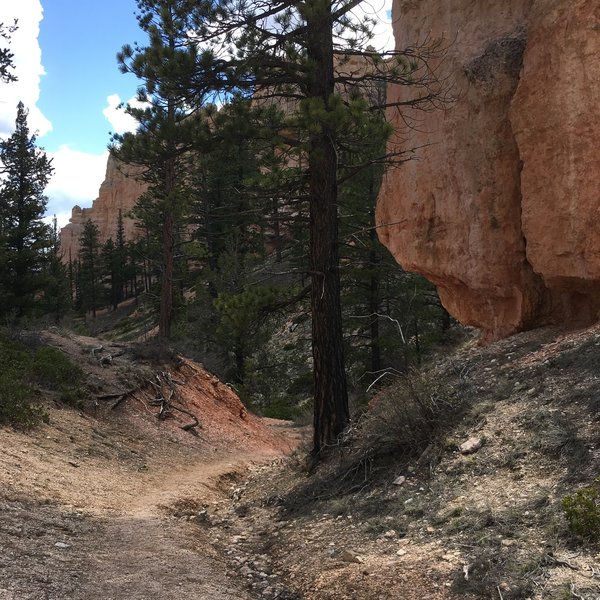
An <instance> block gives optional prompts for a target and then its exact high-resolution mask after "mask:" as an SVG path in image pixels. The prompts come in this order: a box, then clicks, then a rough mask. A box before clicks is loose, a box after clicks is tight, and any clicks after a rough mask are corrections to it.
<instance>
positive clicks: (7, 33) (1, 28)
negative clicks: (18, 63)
mask: <svg viewBox="0 0 600 600" xmlns="http://www.w3.org/2000/svg"><path fill="white" fill-rule="evenodd" d="M16 30H17V21H16V20H15V22H14V23H13V24H12V25H6V24H5V23H0V39H3V40H4V44H5V45H3V47H2V48H0V82H2V83H10V82H12V81H17V77H16V76H15V74H14V73H13V72H12V71H13V70H14V68H15V63H14V60H13V59H14V54H13V53H12V52H11V50H10V48H9V47H8V45H9V44H10V37H11V33H14V32H15V31H16Z"/></svg>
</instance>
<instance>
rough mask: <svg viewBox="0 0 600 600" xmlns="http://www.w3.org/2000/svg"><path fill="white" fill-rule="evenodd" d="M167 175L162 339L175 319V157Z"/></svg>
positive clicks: (163, 248)
mask: <svg viewBox="0 0 600 600" xmlns="http://www.w3.org/2000/svg"><path fill="white" fill-rule="evenodd" d="M165 167H166V176H165V192H166V194H165V195H166V200H165V210H164V222H163V230H162V251H163V264H162V273H161V288H160V318H159V322H158V337H159V339H160V340H161V341H165V340H168V339H169V338H170V337H171V321H172V319H173V273H174V261H175V217H174V214H173V212H174V198H173V194H174V189H175V159H173V158H171V159H167V161H166V165H165Z"/></svg>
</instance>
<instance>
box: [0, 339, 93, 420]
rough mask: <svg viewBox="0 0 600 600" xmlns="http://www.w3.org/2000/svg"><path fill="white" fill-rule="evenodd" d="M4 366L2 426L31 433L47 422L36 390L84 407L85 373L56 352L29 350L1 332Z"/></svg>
mask: <svg viewBox="0 0 600 600" xmlns="http://www.w3.org/2000/svg"><path fill="white" fill-rule="evenodd" d="M0 365H1V368H2V385H1V386H0V425H10V426H12V427H16V428H25V429H28V428H31V427H33V426H34V425H36V424H37V423H39V422H40V421H41V420H43V419H44V418H45V413H44V411H43V409H42V407H41V406H39V405H36V403H35V396H36V389H35V386H41V387H42V388H45V389H49V390H51V391H53V392H56V393H57V395H58V399H59V400H60V401H61V402H64V403H66V404H70V405H72V406H76V407H77V408H81V407H82V406H83V400H84V398H85V396H86V393H85V391H84V389H83V386H82V383H83V378H84V377H83V371H82V370H81V369H80V368H79V367H78V366H77V365H75V364H73V363H72V362H71V361H70V360H69V358H68V356H67V355H66V354H64V353H63V352H61V351H60V350H57V349H56V348H50V347H48V346H40V347H34V348H29V347H27V346H26V345H25V344H23V343H21V342H20V341H16V340H14V339H10V338H9V337H8V336H7V335H6V333H4V332H2V331H0Z"/></svg>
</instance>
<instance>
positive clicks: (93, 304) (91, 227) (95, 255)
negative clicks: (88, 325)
mask: <svg viewBox="0 0 600 600" xmlns="http://www.w3.org/2000/svg"><path fill="white" fill-rule="evenodd" d="M99 234H100V232H99V229H98V226H97V225H96V224H95V223H94V222H93V221H92V220H91V219H88V220H87V221H86V222H85V225H84V226H83V231H82V233H81V237H80V238H79V248H80V250H79V267H78V283H79V285H78V289H79V307H80V309H81V310H82V311H83V312H89V311H91V313H92V316H93V318H94V319H95V318H96V309H97V308H98V307H99V306H100V304H101V297H100V296H101V281H102V268H101V258H100V241H99Z"/></svg>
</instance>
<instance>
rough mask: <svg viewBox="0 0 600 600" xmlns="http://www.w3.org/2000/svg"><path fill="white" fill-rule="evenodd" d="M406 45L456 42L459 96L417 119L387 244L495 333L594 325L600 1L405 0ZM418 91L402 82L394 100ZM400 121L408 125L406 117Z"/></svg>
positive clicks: (455, 306) (388, 209) (386, 193)
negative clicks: (413, 154) (557, 324)
mask: <svg viewBox="0 0 600 600" xmlns="http://www.w3.org/2000/svg"><path fill="white" fill-rule="evenodd" d="M394 20H395V35H396V43H397V47H398V48H403V47H404V46H406V45H408V44H414V43H418V42H423V41H425V40H428V39H429V40H432V39H436V38H440V37H443V38H444V39H445V40H446V41H447V51H446V56H445V57H444V60H443V61H441V62H440V64H439V66H438V74H439V75H440V76H442V77H447V80H446V81H447V83H448V84H451V86H452V87H451V89H450V92H451V94H452V95H453V96H454V97H455V100H454V101H453V102H452V103H450V104H448V105H447V107H446V109H445V110H437V111H433V112H430V113H426V114H420V115H413V116H414V117H415V118H416V120H417V121H418V123H419V126H418V129H413V130H409V131H404V132H403V135H404V137H406V138H407V139H408V144H409V145H410V146H412V147H421V148H422V149H421V150H419V151H418V152H417V156H418V160H414V161H410V162H408V163H406V164H405V165H403V166H402V167H401V168H398V169H394V170H392V171H391V172H390V173H388V175H387V176H386V179H385V181H384V185H383V187H382V191H381V194H380V197H379V201H378V207H377V221H378V225H379V226H380V228H379V234H380V238H381V240H382V242H383V243H384V244H386V245H387V246H388V248H389V249H390V251H391V252H392V253H393V254H394V256H395V257H396V258H397V259H398V261H399V262H400V263H401V264H402V265H403V267H404V268H405V269H407V270H411V271H417V272H420V273H423V274H424V275H425V276H426V277H428V278H429V279H431V280H432V281H433V282H434V283H435V284H436V285H437V286H438V289H439V292H440V297H441V299H442V301H443V303H444V305H445V306H446V308H447V309H448V310H449V312H450V313H451V314H453V315H454V316H455V317H456V318H458V319H459V320H460V321H462V322H463V323H466V324H470V325H474V326H477V327H480V328H481V329H482V330H483V331H484V335H485V337H487V338H488V339H491V338H498V337H502V336H505V335H509V334H511V333H514V332H516V331H519V330H522V329H526V328H530V327H534V326H536V325H540V324H544V323H548V322H552V321H561V320H569V321H577V320H579V321H590V320H593V319H594V318H595V317H596V314H597V312H598V308H599V306H600V302H599V301H600V297H599V296H600V295H599V294H597V293H596V291H597V287H598V283H599V282H600V237H599V236H598V235H595V231H594V229H593V227H592V224H593V223H594V222H595V221H597V220H598V210H599V200H600V198H599V194H600V185H599V183H600V182H599V179H600V153H599V152H598V151H597V150H596V148H595V145H596V142H595V140H597V139H599V138H600V114H599V111H598V106H599V105H600V104H599V103H600V97H599V93H600V61H598V57H599V56H600V8H599V5H598V2H597V1H592V0H574V1H573V0H483V1H478V2H473V1H472V0H448V1H447V2H439V1H438V0H418V1H417V0H396V2H395V4H394ZM406 93H407V91H406V89H403V88H399V87H397V88H394V89H391V90H389V95H390V99H392V100H393V99H398V98H400V99H401V98H404V97H406V96H405V94H406ZM389 116H390V118H391V119H392V120H393V121H395V124H396V127H397V129H398V130H399V131H402V130H403V129H404V128H405V126H404V121H401V120H400V119H399V118H398V116H397V115H396V114H395V113H394V112H390V115H389Z"/></svg>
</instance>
